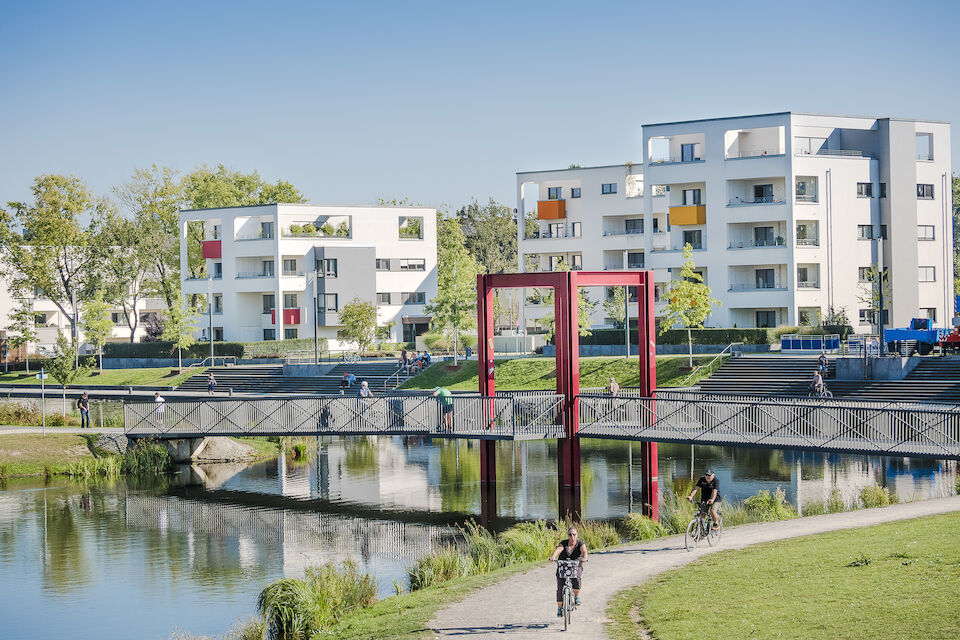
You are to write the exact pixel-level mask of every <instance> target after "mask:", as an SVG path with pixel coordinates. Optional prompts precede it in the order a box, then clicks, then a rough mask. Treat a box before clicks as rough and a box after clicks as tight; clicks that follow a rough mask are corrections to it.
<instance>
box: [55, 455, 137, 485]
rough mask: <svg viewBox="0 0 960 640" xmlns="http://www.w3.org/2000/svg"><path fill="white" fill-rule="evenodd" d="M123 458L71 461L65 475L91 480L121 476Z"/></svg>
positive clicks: (112, 457)
mask: <svg viewBox="0 0 960 640" xmlns="http://www.w3.org/2000/svg"><path fill="white" fill-rule="evenodd" d="M122 466H123V459H122V458H120V457H119V456H109V457H104V458H95V459H93V460H81V461H80V462H71V463H70V464H68V465H67V467H66V469H65V470H64V471H63V473H64V475H67V476H70V477H73V478H79V479H81V480H91V479H94V478H119V477H120V473H121V471H122Z"/></svg>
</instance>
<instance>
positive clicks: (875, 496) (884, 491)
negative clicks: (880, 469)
mask: <svg viewBox="0 0 960 640" xmlns="http://www.w3.org/2000/svg"><path fill="white" fill-rule="evenodd" d="M860 502H861V503H862V504H863V507H864V508H865V509H871V508H873V507H886V506H889V505H891V504H897V503H898V502H900V498H898V497H897V494H895V493H890V489H888V488H887V487H881V486H880V485H879V484H877V483H873V485H871V486H869V487H864V488H863V489H861V490H860Z"/></svg>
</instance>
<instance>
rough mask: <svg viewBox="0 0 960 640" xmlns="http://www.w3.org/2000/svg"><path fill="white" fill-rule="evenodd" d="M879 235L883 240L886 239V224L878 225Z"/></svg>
mask: <svg viewBox="0 0 960 640" xmlns="http://www.w3.org/2000/svg"><path fill="white" fill-rule="evenodd" d="M880 237H881V238H883V239H884V240H886V239H887V225H885V224H882V225H880Z"/></svg>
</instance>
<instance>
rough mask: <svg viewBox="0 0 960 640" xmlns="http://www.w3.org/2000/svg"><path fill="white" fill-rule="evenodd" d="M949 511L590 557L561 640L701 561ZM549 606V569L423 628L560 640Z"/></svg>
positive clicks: (749, 529)
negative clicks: (636, 592) (623, 597)
mask: <svg viewBox="0 0 960 640" xmlns="http://www.w3.org/2000/svg"><path fill="white" fill-rule="evenodd" d="M951 511H960V496H955V497H950V498H938V499H934V500H924V501H920V502H909V503H905V504H899V505H894V506H891V507H883V508H879V509H860V510H858V511H848V512H844V513H835V514H829V515H822V516H811V517H806V518H797V519H795V520H784V521H781V522H768V523H761V524H751V525H744V526H741V527H735V528H732V529H729V530H727V531H725V532H724V535H723V539H722V540H721V541H720V544H719V545H718V546H716V547H712V548H711V547H709V546H707V545H705V544H704V545H703V546H701V547H698V548H697V549H696V550H695V551H692V552H688V551H687V550H686V549H685V548H684V545H683V536H672V537H669V538H660V539H657V540H653V541H651V542H646V543H643V544H631V545H625V546H622V547H617V548H616V549H612V550H610V551H601V552H591V553H590V560H589V562H588V563H587V564H586V565H585V567H584V572H583V574H584V575H583V606H581V607H580V608H579V609H578V610H577V611H576V613H575V614H574V617H573V628H572V632H573V633H572V634H565V635H564V637H565V638H590V639H594V638H607V635H606V634H605V633H604V627H603V624H604V622H607V621H608V620H607V618H606V610H607V605H608V604H609V602H610V600H611V598H612V597H613V596H614V595H615V594H616V593H618V592H620V591H622V590H623V589H626V588H628V587H632V586H634V585H637V584H640V583H641V582H644V581H646V580H648V579H649V578H651V577H652V576H655V575H657V574H658V573H662V572H663V571H667V570H669V569H673V568H675V567H680V566H683V565H685V564H688V563H690V562H693V561H694V560H697V559H699V558H702V557H703V556H705V555H707V554H708V553H713V552H715V551H723V550H727V549H742V548H743V547H747V546H749V545H753V544H759V543H763V542H772V541H774V540H783V539H785V538H794V537H798V536H805V535H811V534H815V533H824V532H827V531H837V530H839V529H852V528H855V527H866V526H870V525H873V524H881V523H884V522H892V521H895V520H904V519H907V518H917V517H920V516H927V515H934V514H940V513H948V512H951ZM555 598H556V580H555V578H554V566H553V564H552V563H551V564H549V565H545V566H542V567H537V568H536V569H531V570H530V571H527V572H526V573H523V574H519V575H515V576H511V577H509V578H506V579H504V580H503V581H501V582H498V583H496V584H493V585H491V586H489V587H486V588H484V589H481V590H479V591H475V592H474V593H472V594H470V595H469V596H467V598H466V599H464V600H462V601H461V602H457V603H454V604H452V605H449V606H447V607H446V608H444V609H441V610H440V611H439V612H438V613H437V615H436V617H435V618H434V619H433V620H432V621H431V622H430V628H431V629H433V630H434V632H435V634H436V636H437V637H438V638H439V637H444V638H452V637H458V636H469V637H470V638H471V640H476V639H485V638H486V639H493V638H499V639H503V638H509V639H510V640H526V639H528V638H544V637H550V636H554V635H557V634H562V633H563V624H562V621H561V620H560V619H558V618H557V617H556V612H557V609H556V600H555Z"/></svg>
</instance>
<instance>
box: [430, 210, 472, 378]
mask: <svg viewBox="0 0 960 640" xmlns="http://www.w3.org/2000/svg"><path fill="white" fill-rule="evenodd" d="M438 223H439V231H438V233H437V295H436V297H435V298H433V299H432V300H430V303H429V304H428V305H427V313H429V314H431V315H432V316H433V321H432V323H433V325H434V326H435V327H437V328H438V329H440V330H441V331H442V332H443V333H446V334H452V336H453V362H454V364H457V363H458V362H459V361H458V354H459V351H460V349H459V346H460V341H459V334H460V332H461V331H463V330H464V329H467V328H469V327H472V326H474V322H475V318H476V309H477V271H478V267H477V263H476V261H475V260H474V258H473V256H472V255H470V252H469V251H468V250H467V246H466V238H465V237H464V234H463V230H462V229H461V228H460V223H459V221H458V220H457V219H456V218H443V219H440V220H438Z"/></svg>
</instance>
